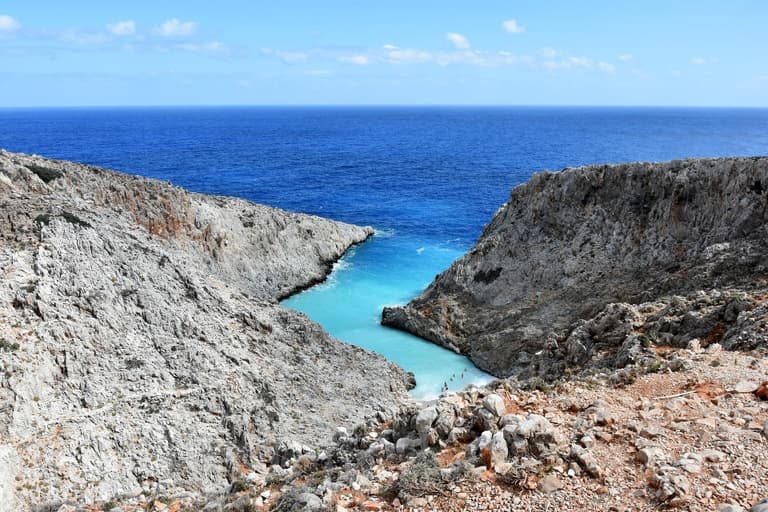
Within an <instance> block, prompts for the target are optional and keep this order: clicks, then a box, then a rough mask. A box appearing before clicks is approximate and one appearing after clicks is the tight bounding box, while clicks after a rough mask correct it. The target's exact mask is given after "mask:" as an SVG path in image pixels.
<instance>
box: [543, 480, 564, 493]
mask: <svg viewBox="0 0 768 512" xmlns="http://www.w3.org/2000/svg"><path fill="white" fill-rule="evenodd" d="M563 487H565V484H564V483H563V482H562V481H561V480H560V479H559V478H557V477H556V476H555V475H547V476H545V477H544V478H543V479H542V480H541V482H539V487H538V489H539V490H540V491H541V492H543V493H545V494H549V493H551V492H555V491H559V490H560V489H562V488H563Z"/></svg>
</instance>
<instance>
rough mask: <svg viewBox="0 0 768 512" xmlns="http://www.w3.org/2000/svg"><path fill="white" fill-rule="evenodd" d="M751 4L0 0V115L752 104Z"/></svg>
mask: <svg viewBox="0 0 768 512" xmlns="http://www.w3.org/2000/svg"><path fill="white" fill-rule="evenodd" d="M767 22H768V2H766V1H765V0H730V1H727V2H726V1H722V0H696V1H692V0H675V1H671V0H664V1H658V0H643V1H642V2H641V1H632V2H629V1H625V2H619V1H616V0H613V1H603V0H581V1H573V0H567V1H566V0H560V1H554V0H551V1H547V0H517V1H516V0H506V1H501V0H476V1H474V2H468V1H466V0H463V1H454V0H441V1H433V0H408V1H401V0H387V1H384V2H379V1H362V0H359V1H352V0H349V1H340V0H322V1H321V0H280V1H277V0H275V1H257V0H252V1H240V0H218V1H215V2H214V1H199V0H185V1H178V0H164V1H162V2H161V1H136V0H135V1H132V2H126V1H120V0H114V1H112V0H110V1H104V0H101V1H90V0H68V1H66V2H64V1H59V0H49V1H39V0H0V106H2V107H21V106H28V107H43V106H120V105H125V106H131V105H654V106H656V105H658V106H758V107H766V106H768V32H767V31H766V23H767Z"/></svg>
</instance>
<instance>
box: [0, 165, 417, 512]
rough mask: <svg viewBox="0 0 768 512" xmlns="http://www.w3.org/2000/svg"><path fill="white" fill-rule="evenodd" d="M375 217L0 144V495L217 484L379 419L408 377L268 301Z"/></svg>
mask: <svg viewBox="0 0 768 512" xmlns="http://www.w3.org/2000/svg"><path fill="white" fill-rule="evenodd" d="M371 232H372V231H371V230H370V229H369V228H359V227H356V226H351V225H347V224H342V223H338V222H333V221H329V220H325V219H321V218H318V217H312V216H307V215H299V214H293V213H288V212H284V211H280V210H277V209H273V208H267V207H264V206H259V205H256V204H253V203H250V202H248V201H243V200H238V199H233V198H226V197H211V196H204V195H200V194H193V193H189V192H186V191H184V190H182V189H180V188H177V187H173V186H171V185H169V184H167V183H163V182H159V181H155V180H148V179H144V178H139V177H134V176H127V175H123V174H118V173H114V172H111V171H107V170H104V169H99V168H95V167H90V166H85V165H79V164H74V163H69V162H60V161H53V160H46V159H43V158H40V157H33V156H25V155H19V154H12V153H7V152H0V271H2V276H3V277H2V281H0V501H1V502H2V503H1V504H0V510H14V511H15V510H22V511H23V510H26V509H28V508H31V507H32V506H48V507H49V508H50V507H51V506H52V505H55V504H56V503H61V502H67V501H75V502H79V503H83V502H85V503H87V502H89V501H94V500H107V499H110V498H112V497H114V496H117V495H121V496H131V495H137V494H139V493H141V492H145V493H147V492H150V493H155V494H154V495H161V494H168V495H171V494H179V493H180V492H192V493H205V492H208V491H211V490H221V489H223V488H225V487H226V486H227V485H229V483H230V482H231V481H234V480H236V479H241V478H248V479H251V480H254V479H258V478H259V474H260V473H261V472H264V471H265V465H264V464H265V463H269V462H270V461H271V460H272V459H273V458H274V457H279V451H280V450H279V448H280V447H281V446H282V447H283V448H285V447H286V446H288V447H295V450H298V451H310V450H311V449H313V448H315V447H318V446H323V445H325V444H328V443H330V441H331V437H332V434H333V431H334V427H335V426H342V425H346V426H348V427H354V426H355V425H357V424H360V423H365V422H366V421H368V420H370V419H372V418H379V419H381V418H386V417H389V416H390V415H391V414H393V412H394V411H395V410H397V409H398V407H399V406H400V404H401V400H402V399H403V398H404V397H405V396H406V385H407V382H408V377H407V375H406V374H405V373H404V372H403V371H402V370H400V369H399V368H398V367H396V366H395V365H393V364H391V363H389V362H387V361H385V360H384V359H383V358H381V357H380V356H378V355H375V354H373V353H371V352H368V351H365V350H362V349H360V348H356V347H353V346H350V345H346V344H343V343H341V342H338V341H336V340H334V339H332V338H330V337H329V336H328V335H327V334H325V333H324V332H323V331H322V329H321V328H320V327H319V326H317V325H316V324H314V323H313V322H311V321H310V320H309V319H307V318H306V317H305V316H303V315H302V314H300V313H296V312H293V311H288V310H286V309H283V308H281V307H280V306H279V305H278V304H277V303H276V300H277V299H279V298H281V297H283V296H285V295H287V294H289V293H291V292H292V291H294V290H298V289H301V288H303V287H306V286H308V285H310V284H312V283H314V282H317V281H319V280H322V279H323V278H324V277H325V275H326V274H327V272H328V270H329V268H330V265H331V264H332V262H333V261H334V260H336V259H337V258H338V257H339V256H341V254H342V253H343V252H344V251H345V250H346V249H347V248H348V247H349V246H350V245H352V244H355V243H358V242H361V241H363V240H365V239H366V238H367V237H368V236H369V235H370V234H371ZM295 450H294V451H295ZM3 507H10V508H3ZM54 508H55V507H54Z"/></svg>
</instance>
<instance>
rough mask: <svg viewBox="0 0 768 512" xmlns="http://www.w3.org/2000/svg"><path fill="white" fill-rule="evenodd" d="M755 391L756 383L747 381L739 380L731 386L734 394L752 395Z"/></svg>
mask: <svg viewBox="0 0 768 512" xmlns="http://www.w3.org/2000/svg"><path fill="white" fill-rule="evenodd" d="M756 389H757V382H753V381H749V380H740V381H739V382H737V383H736V385H735V386H733V390H732V391H734V392H736V393H752V392H753V391H754V390H756Z"/></svg>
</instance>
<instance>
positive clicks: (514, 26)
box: [501, 19, 525, 34]
mask: <svg viewBox="0 0 768 512" xmlns="http://www.w3.org/2000/svg"><path fill="white" fill-rule="evenodd" d="M501 26H502V27H504V30H506V31H507V32H509V33H510V34H522V33H523V32H525V27H523V26H521V25H520V24H519V23H518V22H517V20H516V19H511V20H506V21H504V22H502V23H501Z"/></svg>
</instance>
